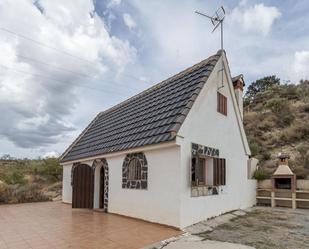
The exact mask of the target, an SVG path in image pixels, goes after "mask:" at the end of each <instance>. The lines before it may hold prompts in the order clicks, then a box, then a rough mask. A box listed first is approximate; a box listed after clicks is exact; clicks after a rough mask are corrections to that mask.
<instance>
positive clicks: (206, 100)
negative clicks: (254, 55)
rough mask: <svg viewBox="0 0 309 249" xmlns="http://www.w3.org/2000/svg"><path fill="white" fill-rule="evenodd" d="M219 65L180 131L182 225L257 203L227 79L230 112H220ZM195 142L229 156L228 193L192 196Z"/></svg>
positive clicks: (225, 83) (178, 140) (226, 94)
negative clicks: (191, 169) (191, 178)
mask: <svg viewBox="0 0 309 249" xmlns="http://www.w3.org/2000/svg"><path fill="white" fill-rule="evenodd" d="M219 66H220V63H218V64H217V66H216V67H215V69H214V71H213V73H212V74H211V75H210V77H209V80H208V81H207V83H206V85H205V87H204V88H203V89H202V91H201V93H200V95H199V96H198V98H197V100H196V102H195V103H194V105H193V107H192V109H191V111H190V112H189V114H188V116H187V118H186V120H185V122H184V124H183V125H182V127H181V129H180V131H179V133H178V135H179V137H178V138H177V143H179V144H180V145H181V211H180V214H181V222H180V227H186V226H188V225H191V224H194V223H197V222H199V221H201V220H204V219H207V218H210V217H213V216H217V215H220V214H221V213H224V212H227V211H230V210H233V209H239V208H246V207H249V206H252V205H253V204H255V188H256V181H255V180H248V179H247V159H248V155H246V152H245V149H244V144H243V141H242V140H241V134H240V130H239V127H238V125H237V117H236V112H235V110H234V107H233V102H232V94H234V92H231V91H233V89H230V88H229V86H228V84H227V82H226V79H225V82H224V87H223V88H221V89H220V92H221V93H222V94H224V95H225V96H226V97H227V99H228V100H227V101H228V102H227V105H228V108H227V109H228V114H227V116H224V115H222V114H220V113H218V112H217V89H218V87H219V86H220V85H221V78H219V77H218V73H217V71H218V69H219ZM234 100H236V99H234ZM235 102H236V101H235ZM234 104H235V103H234ZM236 104H237V103H236ZM237 111H238V110H237ZM238 115H239V113H238ZM192 142H194V143H198V144H201V145H205V146H209V147H213V148H217V149H219V150H220V157H221V158H225V159H226V191H225V193H220V194H219V195H213V196H200V197H191V187H190V167H191V166H190V165H191V143H192Z"/></svg>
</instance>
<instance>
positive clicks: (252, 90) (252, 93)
mask: <svg viewBox="0 0 309 249" xmlns="http://www.w3.org/2000/svg"><path fill="white" fill-rule="evenodd" d="M278 85H280V79H279V78H277V77H276V75H272V76H266V77H264V78H261V79H258V80H256V81H254V82H252V83H251V84H250V85H249V86H248V89H247V92H246V94H245V98H246V99H247V101H250V102H251V101H253V100H254V99H255V97H256V95H257V94H258V93H261V92H265V91H267V90H269V89H271V88H273V87H274V86H278Z"/></svg>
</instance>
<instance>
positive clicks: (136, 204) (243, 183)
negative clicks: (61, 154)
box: [63, 57, 256, 228]
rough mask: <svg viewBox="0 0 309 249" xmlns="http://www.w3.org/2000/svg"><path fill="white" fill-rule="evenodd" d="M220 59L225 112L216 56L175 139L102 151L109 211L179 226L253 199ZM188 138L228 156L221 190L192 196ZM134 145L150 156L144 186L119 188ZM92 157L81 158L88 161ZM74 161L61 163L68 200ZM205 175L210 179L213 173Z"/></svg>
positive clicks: (243, 140)
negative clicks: (221, 108)
mask: <svg viewBox="0 0 309 249" xmlns="http://www.w3.org/2000/svg"><path fill="white" fill-rule="evenodd" d="M219 62H220V60H219ZM224 63H225V68H226V72H225V79H224V87H223V88H221V89H220V90H219V91H220V92H221V93H222V94H224V95H225V96H226V97H227V106H228V107H227V110H228V111H227V112H228V113H227V116H224V115H222V114H220V113H218V112H217V89H218V87H219V86H220V85H221V78H220V75H221V74H218V71H219V69H220V66H221V62H220V63H217V65H216V66H215V68H214V70H213V72H212V73H211V75H210V76H209V79H208V80H207V82H206V84H205V86H204V88H203V89H202V91H201V92H200V94H199V96H198V97H197V99H196V101H195V103H194V104H193V106H192V108H191V110H190V112H189V114H188V116H187V117H186V119H185V121H184V123H183V124H182V126H181V128H180V130H179V132H178V134H177V138H176V141H175V142H171V143H168V144H161V145H156V146H145V147H142V148H135V149H132V150H130V151H123V152H118V153H113V154H107V155H102V157H101V158H103V157H104V158H105V159H106V161H107V163H108V168H109V197H108V212H110V213H117V214H122V215H126V216H131V217H136V218H140V219H144V220H148V221H152V222H157V223H162V224H166V225H170V226H174V227H179V228H183V227H186V226H188V225H191V224H194V223H197V222H199V221H201V220H204V219H207V218H210V217H213V216H217V215H220V214H222V213H224V212H228V211H231V210H235V209H239V208H246V207H250V206H252V205H254V204H255V200H256V199H255V189H256V181H255V180H249V179H248V172H247V168H248V167H247V160H248V155H249V154H250V150H249V148H248V144H247V140H246V137H245V134H244V130H243V126H242V118H241V113H240V111H239V108H238V105H237V101H236V97H235V93H234V89H233V84H232V82H231V77H230V72H229V69H228V64H227V61H226V59H225V57H224ZM191 143H197V144H201V145H204V146H209V147H213V148H217V149H219V151H220V158H225V159H226V186H225V187H224V188H223V189H224V191H223V192H222V193H221V192H220V193H219V194H218V195H211V196H199V197H192V196H191ZM136 151H139V152H144V154H145V156H146V159H147V162H148V188H147V190H138V189H124V188H122V164H123V160H124V158H125V156H126V154H127V153H131V152H136ZM97 158H100V157H97ZM93 159H95V158H91V160H89V161H85V162H83V163H87V164H88V165H89V166H91V165H92V162H93ZM72 163H73V162H70V163H64V164H63V202H67V203H71V202H72V187H71V168H72ZM208 165H211V164H208ZM208 167H209V166H208ZM210 171H211V169H210ZM208 173H209V172H208ZM98 174H99V170H96V171H95V187H94V208H97V207H98V196H99V187H98V180H99V176H98ZM207 181H208V183H211V181H212V178H211V177H210V178H208V179H207Z"/></svg>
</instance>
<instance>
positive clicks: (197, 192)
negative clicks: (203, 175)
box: [191, 185, 219, 197]
mask: <svg viewBox="0 0 309 249" xmlns="http://www.w3.org/2000/svg"><path fill="white" fill-rule="evenodd" d="M218 194H219V186H209V185H204V186H201V185H199V186H191V197H199V196H208V195H218Z"/></svg>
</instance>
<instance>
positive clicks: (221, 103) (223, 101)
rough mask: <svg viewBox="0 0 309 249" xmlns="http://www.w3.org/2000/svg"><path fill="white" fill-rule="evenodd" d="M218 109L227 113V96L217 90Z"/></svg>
mask: <svg viewBox="0 0 309 249" xmlns="http://www.w3.org/2000/svg"><path fill="white" fill-rule="evenodd" d="M217 111H218V112H219V113H221V114H223V115H225V116H226V115H227V98H226V97H225V96H224V95H223V94H221V93H219V92H217Z"/></svg>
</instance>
